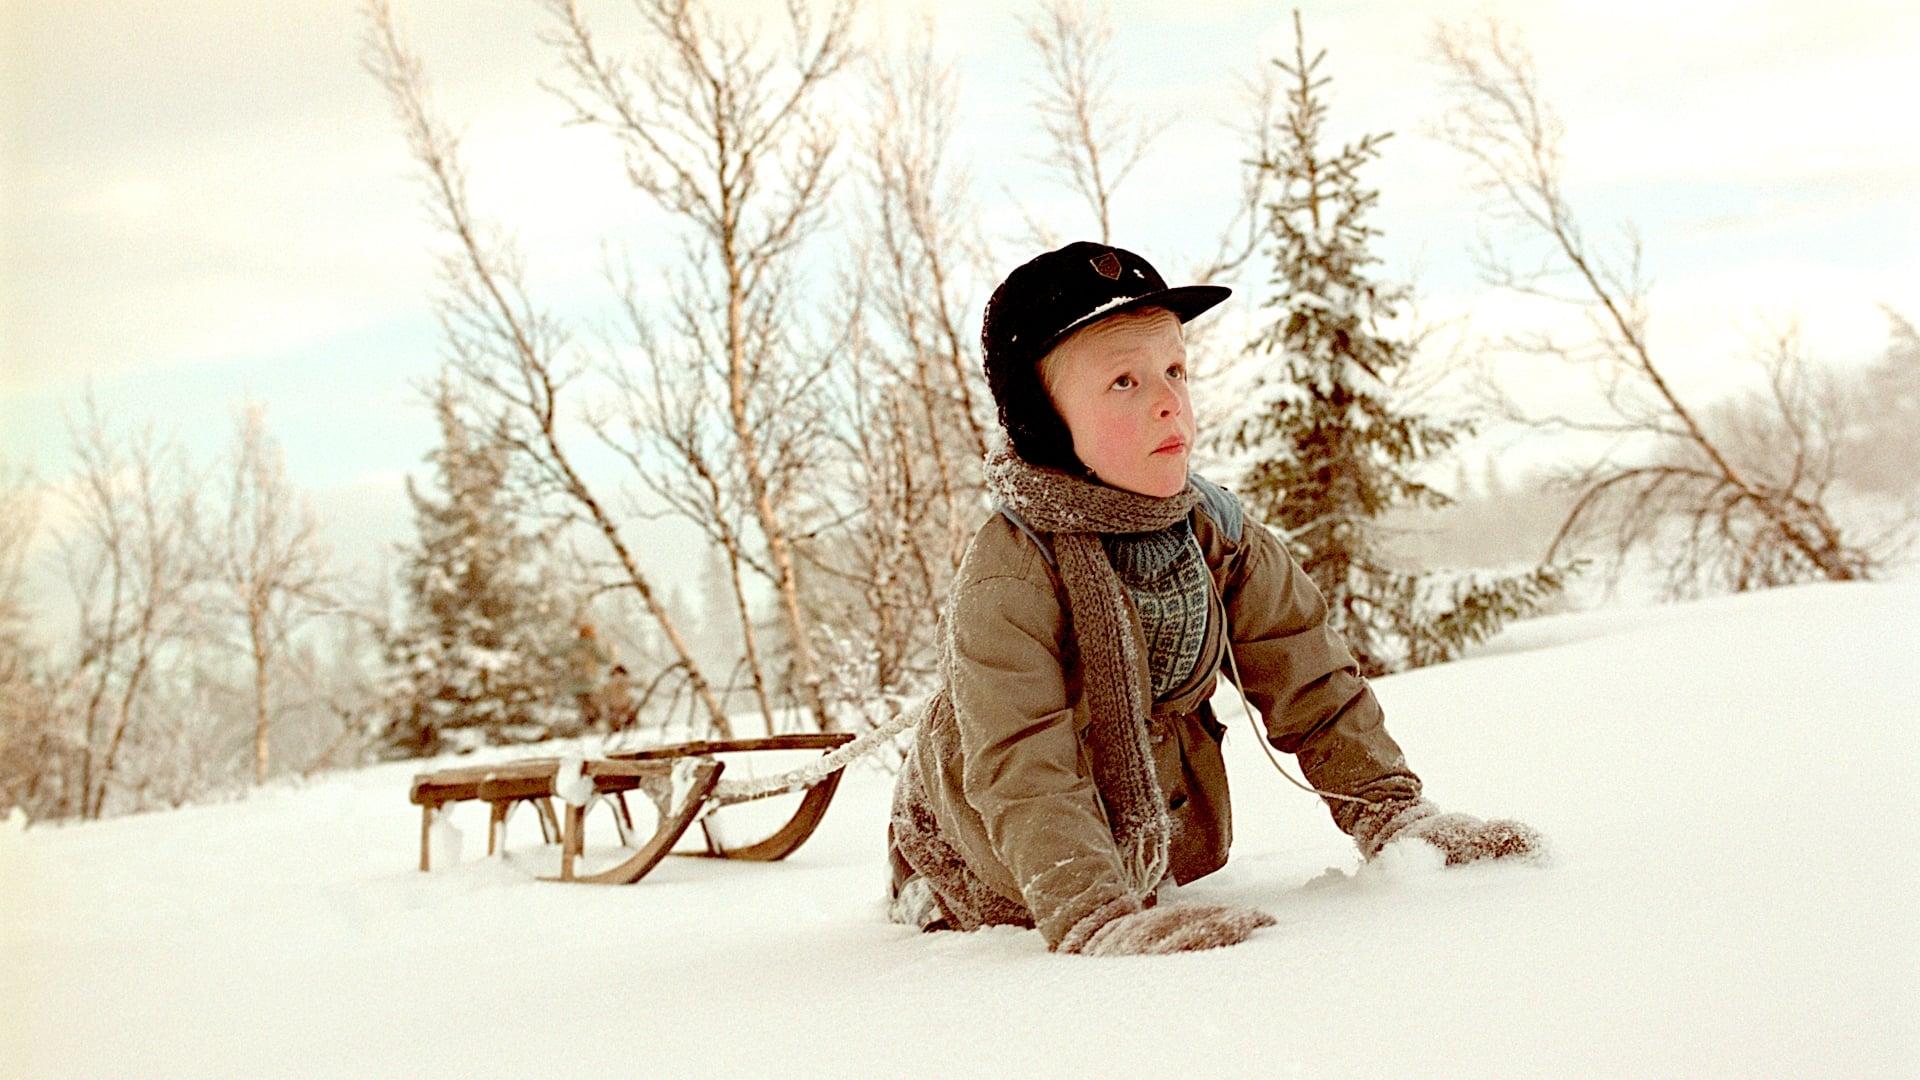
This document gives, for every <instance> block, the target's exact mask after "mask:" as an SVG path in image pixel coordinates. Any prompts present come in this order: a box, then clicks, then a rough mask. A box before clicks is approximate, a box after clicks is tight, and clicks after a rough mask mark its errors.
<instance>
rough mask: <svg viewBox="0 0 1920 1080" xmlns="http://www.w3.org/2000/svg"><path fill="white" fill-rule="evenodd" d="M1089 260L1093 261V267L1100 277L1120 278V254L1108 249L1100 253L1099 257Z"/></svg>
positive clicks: (1113, 279) (1111, 279)
mask: <svg viewBox="0 0 1920 1080" xmlns="http://www.w3.org/2000/svg"><path fill="white" fill-rule="evenodd" d="M1090 261H1091V262H1092V263H1093V268H1094V269H1095V270H1097V271H1099V273H1100V276H1101V277H1103V278H1106V279H1107V280H1108V281H1119V280H1120V256H1118V255H1115V254H1114V253H1113V252H1111V251H1109V252H1106V253H1104V254H1102V255H1101V256H1100V257H1099V258H1097V259H1092V260H1090Z"/></svg>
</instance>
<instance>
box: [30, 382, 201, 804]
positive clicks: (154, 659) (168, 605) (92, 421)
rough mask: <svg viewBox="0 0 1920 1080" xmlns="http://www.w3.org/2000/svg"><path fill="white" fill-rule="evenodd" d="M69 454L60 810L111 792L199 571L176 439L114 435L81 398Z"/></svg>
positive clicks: (192, 483)
mask: <svg viewBox="0 0 1920 1080" xmlns="http://www.w3.org/2000/svg"><path fill="white" fill-rule="evenodd" d="M73 439H74V447H73V449H74V454H75V457H76V458H77V459H78V461H79V465H78V470H77V472H78V475H77V477H76V481H77V483H76V488H75V490H74V492H73V494H72V500H73V506H72V518H73V521H74V524H73V526H72V528H71V531H70V532H68V534H67V535H66V536H64V537H63V538H62V540H61V543H60V547H61V553H62V556H63V560H64V563H65V566H66V574H67V584H68V586H69V588H70V589H71V591H72V593H73V598H74V602H75V605H76V608H77V620H76V621H77V627H76V638H77V641H76V645H77V655H76V657H75V659H74V664H73V668H74V671H75V674H76V682H77V686H76V692H77V693H78V695H79V703H78V713H79V715H78V718H77V719H78V727H79V730H78V731H77V732H71V733H70V735H69V739H70V740H71V741H70V743H69V746H70V750H71V758H72V760H73V763H74V766H75V771H77V774H78V775H77V778H76V779H75V780H73V781H72V782H71V783H69V784H68V785H66V790H65V792H64V794H63V799H62V806H61V812H62V813H66V814H78V815H80V816H83V817H90V818H91V817H99V816H100V814H101V811H102V810H103V808H104V807H105V806H106V802H107V798H108V796H109V795H110V794H111V793H112V792H113V789H114V781H115V770H116V768H117V767H118V766H119V764H120V752H121V748H122V746H123V745H124V744H125V742H126V738H127V734H128V731H129V729H131V728H133V727H134V726H135V725H136V724H137V723H138V722H139V720H140V718H141V716H142V714H143V712H144V710H145V709H146V707H147V705H148V702H149V698H150V691H151V690H152V682H153V680H154V679H155V678H156V676H157V674H158V672H159V669H161V668H163V667H164V666H166V665H168V664H170V663H172V662H173V661H174V659H176V658H177V655H178V653H179V651H180V646H181V644H182V643H183V641H184V640H185V639H186V637H187V636H188V632H189V630H190V629H191V628H192V626H193V625H194V621H195V618H196V614H197V613H196V611H195V608H194V603H193V599H194V598H193V596H192V592H193V590H194V589H196V588H197V587H198V586H199V585H200V584H201V583H202V582H203V581H205V579H206V567H205V566H204V563H203V559H202V556H201V550H202V545H201V540H200V536H199V530H200V505H199V500H198V494H197V491H196V478H195V477H194V476H193V475H192V473H191V471H190V470H189V469H188V467H187V465H186V462H185V459H184V457H183V456H182V455H181V453H180V451H179V448H178V447H177V446H174V445H172V444H170V443H164V442H162V441H160V440H158V439H157V438H155V436H154V434H153V431H152V429H151V427H149V428H147V429H146V430H144V431H143V432H141V433H140V434H138V435H136V436H134V437H132V438H130V439H129V440H128V442H127V444H126V445H124V446H122V445H121V444H119V443H118V442H117V441H116V440H115V438H114V436H113V435H112V433H111V432H110V431H109V427H108V424H107V421H106V419H105V417H104V416H103V415H102V414H101V413H100V411H99V409H98V408H97V407H96V406H95V405H94V403H93V401H92V399H91V397H89V399H88V401H87V406H86V419H85V421H84V423H83V425H81V426H76V428H75V430H74V435H73Z"/></svg>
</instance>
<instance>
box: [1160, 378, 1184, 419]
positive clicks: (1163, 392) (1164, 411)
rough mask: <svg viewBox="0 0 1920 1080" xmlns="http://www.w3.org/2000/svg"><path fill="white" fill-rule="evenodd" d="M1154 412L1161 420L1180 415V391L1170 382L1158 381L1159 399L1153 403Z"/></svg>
mask: <svg viewBox="0 0 1920 1080" xmlns="http://www.w3.org/2000/svg"><path fill="white" fill-rule="evenodd" d="M1154 412H1155V414H1156V415H1158V416H1159V417H1161V418H1162V419H1165V418H1167V417H1171V416H1178V415H1180V391H1179V390H1177V389H1176V388H1175V387H1174V384H1173V383H1172V382H1169V381H1168V380H1165V379H1162V380H1161V381H1160V397H1159V399H1158V400H1157V401H1155V402H1154Z"/></svg>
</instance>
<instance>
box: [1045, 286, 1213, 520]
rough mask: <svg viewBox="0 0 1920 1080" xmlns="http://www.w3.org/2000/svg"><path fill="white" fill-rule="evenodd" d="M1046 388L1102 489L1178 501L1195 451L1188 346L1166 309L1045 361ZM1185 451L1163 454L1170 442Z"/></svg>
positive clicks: (1128, 320)
mask: <svg viewBox="0 0 1920 1080" xmlns="http://www.w3.org/2000/svg"><path fill="white" fill-rule="evenodd" d="M1040 365H1041V366H1040V373H1041V382H1042V383H1043V384H1045V385H1046V387H1047V393H1048V396H1050V397H1051V398H1052V399H1053V406H1054V408H1055V409H1057V410H1059V413H1060V418H1061V419H1062V420H1064V421H1066V424H1067V430H1068V432H1070V433H1071V434H1072V436H1073V451H1074V453H1075V454H1078V455H1079V457H1080V460H1081V461H1083V462H1085V463H1086V465H1087V467H1088V468H1090V469H1092V470H1093V472H1094V475H1095V476H1098V477H1099V478H1100V479H1101V481H1102V482H1104V483H1106V484H1109V485H1111V486H1113V487H1117V488H1122V489H1124V490H1127V491H1132V492H1137V493H1139V494H1141V495H1154V496H1159V497H1163V498H1164V497H1165V496H1168V495H1178V494H1179V493H1180V491H1181V489H1183V488H1185V487H1186V486H1187V458H1188V456H1189V455H1190V454H1191V453H1192V451H1193V436H1194V429H1193V406H1192V403H1191V402H1190V401H1189V400H1188V398H1187V346H1186V342H1185V340H1184V339H1183V338H1182V337H1181V332H1180V320H1179V318H1177V317H1176V316H1175V315H1174V314H1173V313H1172V312H1170V311H1167V310H1166V309H1164V308H1146V309H1144V310H1142V311H1135V312H1128V313H1126V314H1124V315H1116V316H1114V317H1112V318H1108V319H1102V320H1100V321H1099V322H1096V323H1094V324H1093V325H1091V326H1088V327H1085V328H1083V329H1080V330H1077V331H1075V332H1074V333H1073V335H1072V336H1070V337H1068V338H1067V339H1066V340H1065V341H1062V342H1060V343H1059V344H1058V345H1055V346H1054V347H1053V350H1052V351H1051V352H1049V353H1048V354H1047V355H1046V358H1045V359H1043V360H1041V362H1040ZM1172 440H1178V445H1176V446H1173V447H1172V448H1170V449H1162V447H1163V446H1166V444H1168V443H1169V442H1170V441H1172Z"/></svg>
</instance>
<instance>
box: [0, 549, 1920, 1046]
mask: <svg viewBox="0 0 1920 1080" xmlns="http://www.w3.org/2000/svg"><path fill="white" fill-rule="evenodd" d="M1917 627H1920V583H1914V582H1905V583H1898V584H1888V585H1851V586H1818V587H1805V588H1796V589H1784V590H1776V591H1774V592H1769V593H1764V594H1759V595H1753V596H1745V597H1735V598H1728V599H1722V600H1715V601H1710V602H1705V603H1698V604H1691V605H1685V606H1681V607H1670V608H1660V609H1651V610H1648V611H1643V612H1618V611H1614V612H1601V613H1596V614H1587V615H1573V616H1560V617H1556V618H1552V619H1544V620H1538V621H1535V622H1533V623H1528V624H1523V625H1520V626H1517V627H1515V628H1513V629H1512V630H1510V631H1509V632H1508V634H1506V635H1504V636H1503V638H1502V639H1500V640H1499V641H1498V642H1496V643H1495V644H1494V645H1493V647H1492V648H1490V649H1489V650H1487V651H1486V653H1485V654H1483V655H1481V656H1480V657H1478V658H1476V659H1472V660H1467V661H1464V662H1460V663H1455V664H1450V665H1446V666H1443V667H1439V668H1432V669H1427V670H1424V671H1420V672H1416V673H1413V674H1410V675H1405V676H1398V677H1395V678H1390V679H1383V680H1380V681H1379V682H1378V683H1377V684H1376V687H1377V690H1378V692H1379V694H1380V696H1381V698H1382V700H1383V701H1384V702H1385V704H1386V707H1387V714H1388V717H1389V723H1390V726H1391V728H1392V730H1393V731H1394V733H1395V735H1396V736H1397V737H1398V738H1399V739H1400V741H1401V743H1402V744H1403V745H1404V746H1405V747H1406V749H1407V752H1408V757H1409V760H1410V761H1411V763H1412V764H1413V766H1414V767H1415V768H1416V769H1417V770H1418V771H1419V772H1420V773H1421V774H1422V775H1423V776H1424V777H1425V778H1426V781H1427V786H1428V793H1429V794H1430V795H1431V796H1432V797H1433V798H1435V799H1436V800H1437V801H1439V802H1441V803H1442V804H1444V805H1447V806H1450V807H1454V808H1458V809H1462V810H1467V811H1470V812H1477V813H1481V814H1487V815H1493V814H1499V815H1512V816H1516V817H1520V818H1523V819H1525V820H1527V821H1529V822H1532V823H1533V824H1535V825H1537V826H1539V827H1540V828H1542V829H1543V830H1545V831H1546V832H1547V833H1548V834H1549V835H1550V836H1551V837H1552V838H1553V840H1554V841H1555V844H1556V852H1555V861H1554V862H1553V863H1552V864H1550V865H1549V866H1546V867H1541V868H1528V867H1490V868H1466V869H1455V870H1446V871H1441V870H1438V869H1436V868H1435V867H1434V866H1433V865H1432V863H1431V860H1423V859H1420V858H1417V857H1414V856H1416V855H1417V854H1418V852H1412V851H1409V852H1403V853H1401V856H1400V857H1397V858H1393V859H1389V860H1384V861H1383V862H1380V863H1376V864H1373V865H1370V866H1367V867H1365V868H1360V867H1359V866H1357V864H1356V859H1355V857H1354V855H1353V853H1352V849H1351V847H1350V846H1349V845H1348V843H1347V841H1346V840H1345V838H1344V837H1342V836H1340V835H1339V834H1338V833H1337V832H1336V831H1335V830H1334V828H1333V826H1332V825H1331V824H1330V822H1329V821H1328V819H1327V817H1326V814H1325V812H1324V811H1323V810H1322V809H1321V808H1320V807H1319V805H1318V803H1317V802H1316V801H1314V800H1312V799H1310V798H1309V797H1307V796H1306V795H1304V794H1302V793H1300V792H1298V791H1296V790H1295V789H1293V788H1291V787H1288V786H1286V785H1285V784H1284V783H1282V782H1281V781H1280V780H1279V778H1278V777H1276V776H1274V775H1272V770H1271V767H1270V766H1269V765H1268V764H1267V763H1266V761H1265V759H1264V758H1263V757H1262V756H1261V755H1260V754H1259V751H1258V748H1257V747H1256V746H1255V745H1254V744H1253V742H1252V740H1251V738H1250V732H1249V731H1248V730H1247V729H1246V721H1245V719H1244V717H1242V716H1240V713H1239V706H1238V699H1237V697H1236V695H1235V694H1234V693H1233V691H1232V690H1230V689H1228V690H1223V691H1222V692H1221V694H1220V696H1219V697H1218V698H1217V699H1216V701H1215V706H1216V707H1217V708H1219V709H1220V710H1221V715H1222V716H1223V718H1226V717H1231V718H1232V727H1231V729H1230V730H1231V731H1232V735H1231V736H1230V737H1229V739H1228V749H1229V764H1230V766H1231V767H1232V769H1233V782H1234V784H1235V786H1236V787H1235V790H1236V794H1235V805H1236V811H1237V813H1236V822H1237V825H1238V829H1237V836H1236V844H1235V847H1234V855H1233V860H1232V862H1231V863H1230V864H1229V865H1228V866H1227V868H1226V869H1224V870H1222V871H1220V872H1219V873H1217V874H1215V875H1214V876H1213V877H1211V878H1208V879H1206V880H1204V881H1200V882H1196V883H1194V884H1193V885H1192V886H1190V887H1188V888H1187V889H1184V890H1182V891H1181V896H1182V897H1183V898H1191V899H1194V900H1204V901H1214V902H1228V903H1236V904H1249V905H1257V906H1259V907H1261V908H1264V909H1266V910H1267V911H1270V912H1272V913H1273V914H1274V915H1275V916H1277V917H1278V918H1279V920H1280V924H1279V925H1278V926H1276V927H1273V928H1270V929H1267V930H1262V931H1260V932H1259V933H1258V934H1256V935H1255V936H1254V938H1253V939H1252V940H1251V941H1249V942H1247V943H1246V944H1244V945H1242V946H1240V947H1238V948H1233V949H1227V950H1221V951H1216V952H1208V953H1197V954H1189V955H1184V956H1175V957H1155V958H1123V959H1110V960H1099V959H1089V958H1081V957H1068V956H1054V955H1050V954H1048V953H1047V952H1046V951H1045V949H1044V947H1043V944H1042V942H1041V940H1040V937H1039V935H1038V934H1035V933H1032V932H1015V931H1003V930H995V931H987V932H982V933H978V934H969V935H960V934H939V935H927V936H921V935H917V934H914V933H911V932H909V931H907V930H905V929H903V928H901V927H898V926H893V925H890V924H888V923H887V922H886V921H885V918H884V914H883V911H882V907H881V904H880V902H879V895H880V890H881V881H882V876H883V867H884V861H883V857H882V854H881V833H882V830H883V828H884V820H885V808H886V799H887V782H886V779H885V777H883V776H880V775H878V774H876V773H872V772H868V771H866V770H864V769H860V770H856V771H855V772H854V773H853V774H852V775H851V776H850V777H849V779H848V782H847V784H846V785H845V787H843V789H842V794H841V796H840V799H839V800H838V801H837V802H836V804H835V805H834V807H833V811H832V813H831V815H830V816H829V818H828V820H827V822H826V824H825V825H824V826H823V827H822V829H821V831H820V832H819V833H818V834H816V836H815V837H814V839H813V841H812V842H811V843H810V844H809V845H808V846H807V847H805V848H803V849H802V850H801V851H800V853H799V854H798V855H796V856H795V857H794V858H793V859H791V860H790V861H789V862H786V863H783V864H775V865H740V864H726V863H715V862H711V861H707V860H698V859H670V860H669V861H668V862H666V863H665V864H663V865H662V866H661V867H660V868H659V869H657V870H656V871H655V872H654V873H653V874H652V876H650V877H649V878H648V879H647V880H646V881H644V882H642V883H641V884H639V885H636V886H633V887H630V888H602V887H589V886H562V885H555V884H545V883H540V882H537V881H534V880H532V876H533V874H535V873H536V872H540V871H543V870H550V869H551V867H552V866H553V865H554V862H555V860H556V856H555V854H554V851H553V849H551V848H547V849H543V848H542V847H541V846H540V845H539V843H538V835H537V832H536V831H535V830H534V829H533V824H532V821H531V820H530V819H524V820H523V819H516V821H515V822H514V832H513V835H512V838H511V840H512V848H513V851H514V853H515V855H514V857H513V858H512V859H510V860H508V861H506V862H504V863H503V862H500V861H499V860H486V859H484V858H482V857H481V854H480V853H481V852H482V851H484V848H485V829H484V817H485V815H484V810H481V809H479V808H477V807H470V809H471V814H469V815H468V816H467V817H465V818H458V817H456V819H455V820H456V823H457V824H458V825H459V826H460V827H461V829H462V830H463V832H464V833H465V847H466V855H465V859H464V861H462V862H460V863H459V864H457V865H452V866H449V867H448V868H446V869H443V870H436V871H435V872H433V873H431V874H422V873H420V872H419V871H417V870H416V869H415V868H414V862H415V858H416V849H415V844H416V841H417V836H418V818H417V816H416V814H415V812H414V810H413V808H412V807H410V806H409V805H408V804H407V802H406V790H407V780H408V777H409V776H410V774H411V773H412V772H413V771H414V767H413V766H406V765H402V766H392V767H380V768H373V769H367V770H363V771H360V772H356V773H350V774H343V775H340V776H337V777H333V778H329V779H326V780H324V781H320V782H316V783H312V784H310V785H307V786H304V787H299V788H293V787H286V788H278V789H270V790H267V791H263V792H260V793H258V794H256V795H255V796H254V797H253V798H251V799H249V800H247V801H245V802H243V803H238V804H231V805H220V806H208V807H200V808H195V809H188V810H183V811H177V812H173V813H164V814H150V815H143V816H138V817H132V818H126V819H120V820H114V821H107V822H103V823H98V824H92V825H87V826H83V827H69V828H44V829H43V828H32V829H28V830H26V831H25V832H19V831H16V830H7V831H5V832H4V833H0V868H3V869H0V889H4V890H5V893H4V896H0V899H4V909H5V912H6V918H5V923H4V927H0V932H4V934H5V935H6V937H5V940H4V941H0V945H4V949H3V950H0V954H3V955H4V956H5V957H6V958H7V962H6V964H5V975H4V976H0V978H4V979H5V982H4V983H0V1017H3V1018H0V1073H5V1074H6V1075H16V1074H18V1075H25V1076H32V1077H54V1076H58V1077H96V1076H103V1077H104V1076H110V1077H134V1076H139V1077H150V1076H194V1077H206V1076H259V1075H271V1076H284V1075H323V1076H401V1075H415V1074H425V1075H517V1074H526V1073H530V1072H534V1071H538V1072H540V1073H541V1074H545V1075H557V1076H603V1077H604V1076H642V1077H667V1076H675V1077H678V1076H776V1077H791V1076H816V1075H817V1076H847V1075H853V1076H882V1075H885V1076H914V1077H918V1076H994V1077H1002V1076H1095V1075H1101V1076H1110V1075H1115V1074H1117V1073H1119V1072H1123V1071H1124V1072H1125V1073H1126V1074H1128V1075H1147V1076H1151V1075H1179V1076H1280V1077H1286V1076H1352V1075H1361V1074H1367V1075H1395V1074H1400V1075H1416V1076H1528V1077H1532V1076H1596V1075H1598V1076H1645V1075H1659V1076H1729V1077H1750V1076H1812V1075H1820V1076H1849V1077H1858V1076H1916V1075H1920V926H1916V922H1915V916H1916V914H1917V911H1916V908H1920V904H1917V903H1916V900H1915V886H1916V884H1920V874H1917V873H1916V871H1917V870H1920V855H1917V854H1916V849H1917V848H1920V824H1916V817H1915V815H1914V812H1913V809H1912V807H1913V803H1914V800H1913V799H1912V798H1911V797H1910V795H1909V789H1910V788H1911V787H1912V786H1913V782H1914V780H1915V778H1916V777H1915V773H1916V760H1917V758H1916V753H1915V751H1916V748H1920V735H1917V734H1916V730H1915V723H1916V721H1917V720H1920V715H1917V713H1920V710H1917V709H1916V703H1920V670H1917V669H1920V649H1916V647H1915V646H1916V641H1917V640H1920V631H1917V630H1916V628H1917ZM1282 760H1284V761H1287V762H1288V763H1289V764H1291V761H1290V759H1285V758H1283V759H1282ZM595 825H598V826H599V827H600V828H599V831H598V832H595V833H594V835H593V837H592V839H593V840H594V841H597V843H598V844H601V845H604V844H606V843H608V842H609V841H610V839H611V828H610V825H609V824H608V822H607V820H606V819H604V818H601V819H597V820H592V821H590V823H589V828H590V831H592V830H593V826H595ZM589 853H590V854H598V855H600V856H602V857H605V856H607V855H609V854H611V852H610V849H608V848H605V847H600V848H598V850H597V851H596V850H595V849H594V848H590V852H589Z"/></svg>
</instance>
